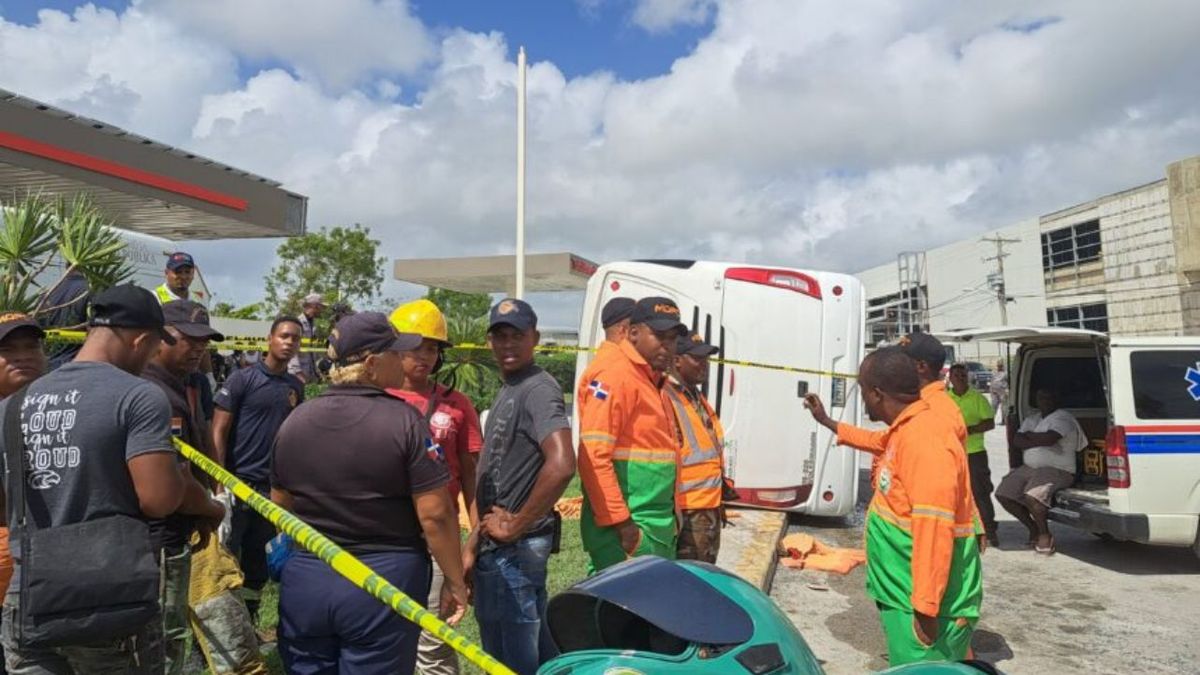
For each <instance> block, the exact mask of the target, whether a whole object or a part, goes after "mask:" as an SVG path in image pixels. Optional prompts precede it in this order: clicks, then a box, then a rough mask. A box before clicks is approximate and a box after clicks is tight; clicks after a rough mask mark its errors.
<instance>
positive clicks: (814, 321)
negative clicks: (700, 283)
mask: <svg viewBox="0 0 1200 675" xmlns="http://www.w3.org/2000/svg"><path fill="white" fill-rule="evenodd" d="M723 294H724V295H723V301H722V316H721V331H722V333H723V335H721V336H720V341H721V342H720V344H722V345H723V347H724V353H723V357H724V359H725V360H726V361H735V362H736V361H743V362H754V363H759V364H770V365H788V366H799V367H803V368H812V369H819V366H820V363H821V341H822V312H821V302H822V300H821V288H820V285H819V283H818V281H817V280H816V279H815V278H814V277H811V276H809V275H806V274H803V273H800V272H796V271H792V270H770V269H764V268H758V267H731V268H729V269H728V270H726V272H725V282H724V290H723ZM717 374H718V377H717V378H716V380H715V381H714V382H712V383H711V384H712V385H713V386H714V387H716V386H719V387H720V391H712V392H710V394H709V398H710V400H712V401H713V403H714V405H717V406H719V407H718V409H717V412H718V414H719V415H720V417H721V422H722V424H723V425H724V426H725V429H726V436H727V438H728V439H729V440H728V441H727V444H726V448H725V462H726V469H727V471H728V474H729V475H730V476H731V477H732V478H733V480H734V483H735V484H736V485H737V489H738V491H739V493H741V495H742V500H743V501H745V502H747V503H750V504H755V505H759V506H768V507H774V508H789V507H795V506H797V505H800V504H803V503H805V502H807V501H808V499H809V496H810V494H811V492H812V488H813V478H814V472H815V468H816V467H815V462H816V458H815V455H816V448H817V445H818V439H817V425H816V423H815V422H813V420H812V417H811V416H809V415H807V414H805V413H804V411H803V407H802V402H801V399H802V398H803V396H804V394H805V393H807V392H809V391H812V392H821V391H824V390H825V388H826V387H827V386H828V384H827V382H826V381H825V378H821V377H819V376H816V375H810V374H799V373H794V372H786V371H782V370H773V369H770V368H760V367H744V366H741V365H737V364H736V363H725V364H723V366H722V367H721V368H720V369H719V371H718V373H717Z"/></svg>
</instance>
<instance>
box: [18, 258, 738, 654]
mask: <svg viewBox="0 0 1200 675" xmlns="http://www.w3.org/2000/svg"><path fill="white" fill-rule="evenodd" d="M194 273H195V261H194V260H193V258H192V257H191V256H190V255H188V254H187V253H183V252H177V253H174V254H171V255H170V256H169V257H168V260H167V265H166V270H165V283H163V285H161V286H159V287H158V288H156V289H154V291H147V290H144V289H141V288H138V287H136V286H133V285H121V286H116V287H113V288H110V289H107V290H104V291H101V292H99V293H97V294H95V295H92V294H90V293H87V294H86V299H84V300H83V302H84V308H85V311H77V312H75V314H73V315H72V319H71V320H72V321H76V322H78V321H83V322H84V323H85V324H86V328H87V337H86V339H85V341H84V342H83V344H82V345H79V346H78V348H77V349H74V350H73V351H72V352H70V353H69V357H68V358H63V359H61V362H60V363H59V364H57V367H56V368H51V367H50V363H49V361H48V359H47V356H46V354H47V344H46V340H45V337H46V332H45V329H44V327H43V326H40V325H39V324H38V323H37V322H35V321H33V320H32V319H31V318H30V317H28V316H26V315H24V314H19V313H8V314H4V315H2V316H0V397H3V399H4V400H3V402H2V403H0V417H3V419H4V420H5V422H4V429H3V432H4V433H3V434H0V436H2V438H0V442H3V444H4V447H5V456H6V467H7V471H6V474H5V483H4V488H5V490H4V492H5V494H6V495H8V496H9V499H8V500H7V505H6V509H5V515H6V520H5V522H6V523H11V525H12V530H11V532H12V535H11V549H12V550H11V553H12V555H11V556H8V555H6V553H7V551H6V550H4V549H3V548H0V573H5V571H7V572H11V574H12V581H11V583H7V584H6V588H7V589H8V593H7V595H6V597H5V611H4V616H3V626H2V627H0V643H2V644H3V646H4V649H5V658H4V663H5V666H6V668H7V671H8V672H12V673H22V674H25V673H56V674H57V673H100V672H104V673H112V672H133V673H183V672H192V671H194V670H195V669H196V668H197V667H198V666H197V665H196V662H195V659H196V655H195V654H194V653H193V651H194V650H192V647H191V646H192V645H193V644H195V645H197V646H198V647H199V652H200V653H201V654H202V655H203V657H204V658H205V660H206V661H207V666H208V667H209V668H210V669H211V671H212V672H215V673H234V672H236V673H262V672H266V670H265V663H264V661H263V659H262V656H261V654H260V650H259V646H260V642H261V641H262V640H263V639H264V638H265V637H267V636H264V635H262V634H260V633H258V631H256V628H255V626H256V623H257V619H258V618H259V617H258V613H259V609H260V605H261V592H262V590H263V588H264V586H265V585H266V584H267V582H268V580H269V579H270V578H275V579H277V580H278V582H279V622H278V627H277V642H278V651H279V654H280V656H281V659H282V661H283V663H284V666H285V668H286V669H287V671H288V672H290V673H332V672H342V671H344V672H358V673H395V672H413V671H414V670H415V671H417V672H422V673H456V672H459V664H458V659H457V655H456V653H455V652H454V651H453V650H452V649H450V648H449V647H448V646H447V645H445V644H444V643H442V642H441V641H440V640H437V639H436V638H434V637H433V636H431V635H428V634H421V631H420V629H419V628H418V627H417V626H416V625H415V624H412V623H410V622H408V621H406V620H405V619H403V618H401V617H400V616H398V615H396V614H395V613H394V612H392V611H391V610H390V609H388V608H386V607H385V606H384V605H382V604H381V603H378V602H377V601H375V600H374V599H372V598H371V597H370V596H369V595H367V594H366V593H365V592H364V591H362V590H360V589H358V588H356V587H354V586H353V585H352V584H350V582H348V581H347V580H345V579H344V578H342V577H340V576H339V575H338V574H337V573H336V572H334V571H333V570H331V569H330V568H329V567H328V566H327V565H325V564H324V563H323V562H321V561H320V560H319V559H318V558H317V557H316V556H313V555H311V554H309V553H307V552H304V551H301V550H298V549H297V548H295V547H294V546H291V547H289V546H287V543H286V541H284V542H283V545H284V547H286V548H288V555H286V556H284V557H282V558H281V559H280V560H281V561H282V562H279V561H278V560H275V559H274V558H272V559H268V551H269V550H272V551H273V550H274V548H273V547H276V546H277V545H279V544H280V542H281V537H280V535H278V533H277V532H276V531H275V529H274V527H273V526H271V525H270V523H269V522H268V521H267V520H266V519H265V518H263V517H262V516H260V515H258V514H257V513H255V512H254V511H253V510H252V509H251V508H250V507H249V506H248V505H247V504H246V503H244V502H243V501H241V500H238V499H235V498H233V496H232V495H231V494H229V492H228V491H227V490H226V489H225V488H224V487H223V486H222V485H221V484H219V483H217V482H215V481H213V480H211V479H210V478H209V477H208V476H206V475H204V474H203V473H202V472H200V471H199V470H198V469H194V468H193V467H192V466H191V465H190V463H188V462H186V461H184V460H183V459H182V457H181V455H180V454H179V453H178V452H177V451H176V450H175V448H174V446H173V443H172V438H173V437H174V438H179V439H181V440H183V441H185V442H186V443H188V444H189V445H191V446H193V447H195V448H197V449H198V450H200V451H201V452H204V453H205V454H207V455H208V456H210V457H211V458H212V459H213V460H215V461H216V462H217V463H219V464H220V465H222V466H224V467H226V468H227V469H228V470H229V471H230V472H231V473H232V474H233V475H235V476H236V477H237V478H238V479H239V480H241V481H242V482H243V483H246V484H247V485H249V486H250V487H251V488H253V489H254V490H256V491H258V492H259V493H260V494H262V495H263V496H266V497H269V498H270V499H272V500H273V501H274V502H276V503H277V504H279V505H281V506H283V507H284V508H286V509H288V510H289V511H291V512H293V513H294V514H295V515H297V516H298V517H299V518H300V519H302V520H304V521H305V522H307V523H309V524H310V525H312V526H313V527H315V528H316V529H317V530H319V531H321V532H322V533H323V534H325V535H326V536H327V537H329V538H330V539H331V540H333V541H334V542H335V543H337V544H339V545H340V546H342V547H343V548H345V549H346V550H348V551H349V552H351V553H353V554H355V555H356V556H357V557H359V558H360V559H362V560H363V561H364V562H365V563H366V564H367V565H368V566H370V567H371V568H372V569H373V570H374V571H375V572H377V573H378V574H380V575H381V576H383V577H384V578H385V579H387V580H388V581H390V582H391V583H392V584H393V585H395V586H396V587H398V588H400V589H401V590H402V591H404V592H405V593H406V594H408V595H409V596H410V597H412V598H414V599H418V600H419V601H425V602H427V604H428V606H429V607H430V609H432V610H435V611H437V612H438V613H439V615H440V616H442V617H443V618H444V619H446V620H447V621H448V622H449V623H452V624H454V623H457V622H458V621H459V620H460V619H461V618H462V616H463V615H464V613H465V610H466V608H467V607H468V606H469V605H473V606H474V613H475V620H476V621H477V622H478V624H479V628H480V636H481V641H482V643H483V647H484V649H485V650H486V651H488V652H489V653H491V654H492V655H493V656H495V657H496V658H497V659H499V660H500V661H501V662H503V663H505V664H506V665H508V666H509V667H510V668H512V669H513V670H515V671H516V672H519V673H533V672H535V671H536V670H537V668H538V667H539V665H540V664H542V663H544V662H545V661H546V660H548V659H549V658H551V657H552V656H554V655H555V653H556V649H555V646H554V644H553V641H552V640H550V638H549V632H548V628H547V626H546V623H545V616H546V605H547V590H546V588H547V574H548V572H547V570H548V561H549V557H550V556H551V555H552V554H553V553H554V552H556V551H557V550H558V547H559V544H560V539H561V532H562V528H561V520H560V516H559V514H558V512H557V511H556V510H555V508H554V507H555V504H556V503H557V502H558V500H559V499H560V498H561V496H562V494H563V492H564V490H565V489H566V488H567V485H568V483H570V481H571V480H572V478H573V477H574V476H575V475H576V470H577V457H578V472H579V475H580V477H581V479H582V483H583V487H584V496H583V502H584V503H583V519H584V522H583V540H584V541H583V543H584V547H585V548H586V550H587V552H588V555H589V557H590V559H591V568H592V570H594V571H595V570H601V569H604V568H606V567H609V566H611V565H613V564H616V563H618V562H621V561H623V560H626V559H629V558H631V557H633V556H638V555H646V554H654V555H660V556H664V557H668V558H675V557H681V558H692V559H696V560H704V561H708V562H713V561H715V559H716V555H717V550H718V547H719V544H720V529H721V527H722V525H723V523H724V517H723V510H722V498H723V494H725V493H727V492H728V490H729V487H728V485H727V481H725V480H724V476H723V473H722V471H723V469H722V467H723V462H722V456H721V455H722V447H723V432H722V429H721V425H720V421H719V420H718V419H717V416H716V414H715V413H714V412H713V409H712V407H711V406H710V405H709V404H708V402H707V400H705V398H704V396H703V394H702V393H701V387H702V385H703V383H704V381H705V378H706V377H707V373H708V370H709V367H708V358H709V356H710V355H711V354H713V353H714V352H715V351H716V348H715V347H713V346H711V345H708V344H706V343H705V342H704V341H703V340H702V338H701V337H700V336H698V335H693V334H689V333H688V331H687V329H686V327H685V326H684V325H683V324H682V323H681V322H680V321H679V308H678V307H677V306H676V305H675V304H674V303H673V302H672V301H670V300H669V299H666V298H645V299H641V300H634V299H627V298H618V299H615V300H613V301H612V302H610V303H609V304H608V305H607V306H606V307H605V308H604V312H603V317H602V320H603V325H604V328H605V335H606V341H605V342H604V344H603V345H602V346H601V348H600V350H599V354H598V356H597V358H596V360H595V362H594V363H593V364H592V365H591V367H590V368H589V369H588V372H587V374H586V376H585V378H584V384H583V385H582V386H581V387H580V391H579V392H577V402H578V409H579V414H580V418H581V420H582V438H581V440H580V442H579V446H578V447H577V448H576V447H573V444H572V440H571V431H570V423H569V420H568V414H567V410H566V406H565V403H564V396H563V391H562V389H561V387H560V386H559V384H558V383H557V381H556V380H555V379H554V378H553V377H551V376H550V375H549V374H548V373H546V372H545V371H543V370H542V369H541V368H540V367H538V366H537V365H536V363H535V358H534V353H535V350H536V348H537V346H538V343H539V340H540V334H539V332H538V317H537V314H536V312H535V311H534V309H533V308H532V307H531V306H530V305H529V304H528V303H526V302H524V301H522V300H519V299H515V298H506V299H504V300H502V301H500V302H498V303H496V305H495V306H494V307H492V309H491V311H490V316H489V326H488V344H489V346H490V348H491V350H492V354H493V357H494V358H495V360H496V363H497V366H498V369H499V372H500V376H501V378H502V380H503V386H502V387H501V389H500V391H499V392H498V393H497V395H496V398H495V400H494V401H493V402H492V405H491V407H490V413H489V416H488V417H487V425H486V428H485V427H482V426H481V424H480V419H479V415H478V413H477V411H476V410H475V408H474V407H473V406H472V404H471V402H470V400H469V399H468V398H467V397H466V396H465V395H463V393H462V392H458V391H455V390H453V389H451V388H449V387H447V386H445V385H443V384H440V383H438V382H437V380H436V378H435V376H436V374H437V373H438V371H439V369H440V368H441V367H442V365H443V363H444V361H445V351H446V349H448V348H450V347H451V346H452V345H451V342H450V340H449V336H448V333H447V326H446V320H445V317H444V316H443V315H442V313H441V311H440V310H439V308H438V307H436V306H435V305H434V304H433V303H432V302H430V301H428V300H418V301H415V302H411V303H407V304H405V305H401V306H400V307H398V308H397V309H396V310H395V311H394V312H392V314H391V315H390V316H385V315H383V314H380V313H376V312H359V313H353V312H350V311H347V310H346V309H345V308H341V309H340V310H339V309H337V308H335V317H334V320H333V321H330V322H329V324H328V329H327V330H324V331H322V330H320V329H319V328H318V327H317V324H318V321H319V320H320V319H321V318H322V316H323V315H324V313H325V312H326V310H327V309H328V308H327V307H326V305H325V303H324V301H323V299H322V298H321V297H320V296H319V295H317V294H310V295H308V296H307V297H305V298H304V300H303V303H302V305H303V309H302V313H301V314H299V315H296V316H280V317H278V318H276V319H275V320H274V321H273V322H272V324H271V327H270V329H269V331H268V335H267V339H266V342H265V348H264V349H263V350H262V351H261V352H258V351H257V350H256V351H255V353H254V357H253V358H246V357H247V354H242V355H241V358H239V359H225V358H214V355H215V351H214V348H215V347H218V346H219V345H220V343H221V342H222V341H223V340H224V339H225V336H224V335H222V334H221V333H220V332H219V331H218V330H216V329H214V328H213V326H212V324H211V321H210V318H209V315H208V311H207V309H206V308H205V307H204V306H203V305H202V304H201V303H200V302H199V301H198V300H197V299H196V296H195V295H194V294H193V293H192V292H191V291H190V290H189V289H190V285H191V282H192V279H194ZM81 298H84V296H81ZM319 338H327V339H326V343H327V349H325V350H323V351H324V352H325V353H324V354H323V355H322V354H320V353H319V351H321V350H316V349H313V348H312V347H311V346H310V347H308V348H305V346H306V345H312V344H313V343H312V342H305V340H310V341H312V340H315V339H319ZM60 353H61V352H60ZM318 382H324V383H326V384H327V387H325V388H324V390H323V392H322V393H321V394H320V395H319V396H316V397H315V398H314V399H312V400H310V401H307V402H305V385H306V384H314V383H318ZM460 509H465V510H466V520H467V521H468V522H469V524H470V531H469V533H468V535H467V537H466V540H465V541H464V540H463V538H462V536H461V532H460V528H459V522H460V519H459V511H460ZM66 541H69V542H70V545H71V547H72V548H77V549H80V550H83V551H85V552H86V555H83V556H82V558H83V559H84V560H83V561H82V562H85V563H86V566H87V567H88V568H89V569H87V570H85V571H84V573H80V571H79V570H78V569H76V570H74V573H71V574H68V573H67V569H66V566H69V565H70V564H71V561H67V560H64V561H62V562H61V563H60V564H59V565H57V566H55V565H51V564H47V563H45V562H43V561H45V560H46V559H47V557H48V556H50V555H51V554H52V552H54V551H61V550H62V548H61V547H62V546H64V545H65V544H64V542H66ZM9 543H10V537H9V536H8V530H0V544H3V545H8V544H9ZM56 547H58V548H56ZM272 555H274V554H273V553H272ZM74 562H81V560H80V559H79V558H78V557H77V559H76V560H75V561H74ZM5 581H6V580H5V579H4V578H2V577H0V583H5ZM48 589H53V592H51V591H49V590H48Z"/></svg>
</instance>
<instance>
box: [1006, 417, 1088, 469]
mask: <svg viewBox="0 0 1200 675" xmlns="http://www.w3.org/2000/svg"><path fill="white" fill-rule="evenodd" d="M1018 431H1019V432H1020V433H1031V432H1032V433H1036V434H1041V433H1046V432H1048V431H1055V432H1058V434H1059V436H1061V438H1059V439H1058V442H1057V443H1055V444H1054V445H1047V446H1040V447H1036V448H1029V449H1027V450H1025V452H1024V455H1023V460H1024V462H1025V465H1026V466H1030V467H1033V468H1035V469H1041V468H1043V467H1051V468H1055V469H1062V470H1063V471H1066V472H1068V473H1075V453H1077V452H1079V451H1080V450H1082V449H1084V448H1085V447H1087V444H1088V441H1087V436H1086V435H1085V434H1084V433H1083V429H1082V428H1081V427H1080V426H1079V422H1076V421H1075V417H1074V416H1072V415H1071V413H1069V412H1067V411H1066V410H1062V409H1059V410H1055V411H1054V412H1052V413H1050V415H1049V416H1048V417H1046V418H1045V419H1043V418H1042V413H1040V412H1038V411H1036V410H1035V411H1034V412H1031V413H1029V415H1028V416H1027V417H1026V418H1025V421H1023V422H1021V428H1020V429H1019V430H1018Z"/></svg>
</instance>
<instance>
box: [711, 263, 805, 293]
mask: <svg viewBox="0 0 1200 675" xmlns="http://www.w3.org/2000/svg"><path fill="white" fill-rule="evenodd" d="M725 278H726V279H732V280H734V281H748V282H750V283H752V284H762V285H764V286H774V287H776V288H783V289H786V290H789V291H795V292H797V293H802V294H804V295H807V296H810V297H813V298H816V299H818V300H820V299H821V284H819V283H817V280H816V279H814V278H812V277H810V276H808V275H807V274H802V273H800V272H794V271H792V270H772V269H765V268H762V267H730V268H729V269H727V270H725Z"/></svg>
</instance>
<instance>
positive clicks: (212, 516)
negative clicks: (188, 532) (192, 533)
mask: <svg viewBox="0 0 1200 675" xmlns="http://www.w3.org/2000/svg"><path fill="white" fill-rule="evenodd" d="M204 511H205V512H204V513H203V514H199V515H197V516H195V519H196V533H197V534H199V535H200V540H199V541H198V542H197V543H196V546H194V547H193V549H192V550H194V551H199V550H201V549H203V548H204V547H206V546H208V538H209V537H210V536H212V534H213V533H214V532H216V531H217V530H218V529H219V528H220V527H221V523H222V522H223V521H224V520H225V505H224V504H222V503H221V502H219V501H217V500H215V499H210V500H208V504H207V505H206V506H205V509H204Z"/></svg>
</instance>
